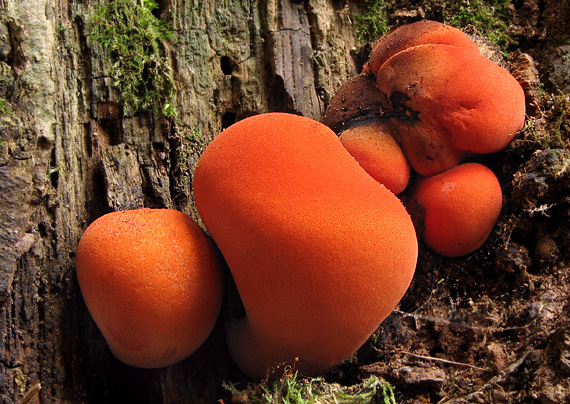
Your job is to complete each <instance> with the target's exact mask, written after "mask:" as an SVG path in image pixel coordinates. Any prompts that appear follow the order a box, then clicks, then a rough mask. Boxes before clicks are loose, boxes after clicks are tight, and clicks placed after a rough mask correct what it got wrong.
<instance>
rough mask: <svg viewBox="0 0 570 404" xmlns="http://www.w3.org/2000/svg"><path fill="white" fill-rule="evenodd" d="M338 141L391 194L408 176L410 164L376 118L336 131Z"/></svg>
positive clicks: (404, 184)
mask: <svg viewBox="0 0 570 404" xmlns="http://www.w3.org/2000/svg"><path fill="white" fill-rule="evenodd" d="M340 141H341V143H342V145H343V146H344V147H345V148H346V149H347V150H348V152H349V153H350V154H351V155H352V156H353V157H354V159H355V160H356V161H357V162H358V164H360V166H361V167H362V168H364V170H365V171H366V172H367V173H368V174H370V176H372V178H374V179H375V180H376V181H378V182H379V183H381V184H383V185H384V186H385V187H386V188H388V189H389V190H390V191H392V192H393V193H394V194H396V195H397V194H399V193H400V192H402V191H403V190H404V189H405V188H406V186H407V185H408V181H409V180H410V164H409V163H408V160H407V159H406V156H405V155H404V153H403V152H402V149H401V148H400V146H399V145H398V143H397V142H396V141H395V140H394V138H393V137H392V136H391V135H390V134H389V133H388V132H387V131H386V128H385V126H384V125H382V124H381V123H379V122H372V123H367V124H363V125H359V126H355V127H353V128H350V129H347V130H345V131H344V132H342V133H341V135H340Z"/></svg>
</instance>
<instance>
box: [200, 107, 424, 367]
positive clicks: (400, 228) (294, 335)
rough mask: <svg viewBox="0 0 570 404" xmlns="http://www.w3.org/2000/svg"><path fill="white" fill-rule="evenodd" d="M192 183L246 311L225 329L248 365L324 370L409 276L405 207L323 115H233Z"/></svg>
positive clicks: (380, 314)
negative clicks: (352, 153)
mask: <svg viewBox="0 0 570 404" xmlns="http://www.w3.org/2000/svg"><path fill="white" fill-rule="evenodd" d="M193 188H194V195H195V200H196V205H197V207H198V211H199V213H200V215H201V217H202V219H203V221H204V224H205V225H206V227H207V228H208V230H209V231H210V233H211V235H212V237H213V238H214V239H215V240H216V243H217V244H218V246H219V248H220V250H221V251H222V254H223V255H224V257H225V259H226V261H227V263H228V266H229V268H230V270H231V272H232V275H233V277H234V280H235V283H236V285H237V289H238V291H239V294H240V297H241V299H242V302H243V305H244V307H245V311H246V313H247V318H246V319H244V320H240V319H231V320H229V321H228V323H227V333H228V343H229V346H230V351H231V353H232V356H233V357H234V359H235V361H236V363H237V364H238V365H239V366H240V368H241V369H242V370H243V371H244V372H245V373H246V374H248V375H249V376H251V377H257V378H261V377H263V376H264V375H265V373H266V371H267V369H268V367H270V366H272V365H275V364H277V363H281V362H291V361H293V360H294V358H295V357H299V363H298V369H299V370H300V372H301V373H311V374H314V373H319V372H324V371H326V370H329V369H330V368H331V367H333V366H335V365H336V364H338V363H339V362H341V361H342V360H344V359H345V358H347V357H348V356H350V355H351V354H352V353H354V352H355V351H356V350H357V349H358V348H359V347H360V346H361V345H362V344H363V343H364V342H365V341H366V339H367V338H368V337H369V336H370V335H371V334H372V333H373V332H374V330H375V329H376V328H377V327H378V325H379V324H380V322H381V321H382V320H383V319H384V318H385V317H386V316H388V314H389V313H390V312H391V310H392V309H393V308H394V307H395V305H396V304H397V303H398V301H399V300H400V298H401V297H402V296H403V294H404V292H405V291H406V289H407V287H408V285H409V283H410V281H411V278H412V275H413V272H414V269H415V264H416V259H417V240H416V238H415V231H414V228H413V225H412V222H411V219H410V217H409V215H408V213H407V212H406V210H405V208H404V207H403V205H402V204H401V202H400V201H399V200H398V198H397V197H396V196H394V194H392V193H391V192H390V191H388V190H387V189H386V188H385V187H384V186H382V185H380V184H379V183H378V182H376V181H375V180H374V179H373V178H372V177H370V176H369V175H368V174H367V173H366V172H365V171H364V170H363V169H362V168H361V167H360V166H359V165H358V164H357V163H356V161H355V160H354V159H353V158H352V157H351V156H350V154H349V153H348V152H347V151H346V149H345V148H344V147H343V146H342V144H341V143H340V141H339V139H338V137H337V136H336V135H335V134H334V132H332V130H330V129H329V128H328V127H326V126H325V125H323V124H321V123H319V122H316V121H313V120H311V119H308V118H304V117H301V116H296V115H291V114H285V113H270V114H262V115H257V116H253V117H250V118H247V119H244V120H242V121H239V122H237V123H236V124H234V125H232V126H231V127H229V128H227V129H225V130H224V131H223V132H222V133H221V134H220V135H218V136H217V137H216V138H215V139H214V140H213V141H212V143H211V144H210V145H209V146H208V147H207V148H206V150H205V151H204V153H203V155H202V157H201V158H200V160H199V162H198V166H197V168H196V171H195V176H194V182H193Z"/></svg>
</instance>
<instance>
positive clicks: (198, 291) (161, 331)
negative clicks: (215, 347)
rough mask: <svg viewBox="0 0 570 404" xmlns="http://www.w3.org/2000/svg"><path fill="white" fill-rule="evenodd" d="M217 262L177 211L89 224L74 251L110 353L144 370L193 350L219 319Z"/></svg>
mask: <svg viewBox="0 0 570 404" xmlns="http://www.w3.org/2000/svg"><path fill="white" fill-rule="evenodd" d="M221 262H222V261H221V257H220V255H219V252H218V251H217V249H216V247H215V245H214V244H213V243H212V242H211V240H210V239H209V238H208V236H207V235H206V234H205V233H204V232H203V231H202V229H200V227H199V226H198V225H197V224H196V223H194V222H193V221H192V220H191V219H190V218H189V217H188V216H187V215H185V214H184V213H182V212H178V211H174V210H167V209H139V210H131V211H124V212H115V213H109V214H107V215H104V216H102V217H100V218H99V219H97V220H96V221H94V222H93V223H92V224H91V225H90V226H89V227H88V228H87V230H86V231H85V233H84V234H83V236H82V238H81V241H80V243H79V247H78V249H77V278H78V280H79V286H80V288H81V292H82V294H83V297H84V299H85V303H86V304H87V308H88V309H89V312H90V313H91V315H92V317H93V319H94V320H95V323H96V324H97V326H98V327H99V329H100V330H101V332H102V333H103V336H104V337H105V339H106V340H107V343H108V344H109V347H110V349H111V351H112V352H113V354H114V355H115V356H116V357H117V358H118V359H119V360H121V361H123V362H125V363H127V364H129V365H132V366H137V367H142V368H156V367H162V366H168V365H171V364H173V363H175V362H178V361H180V360H182V359H184V358H185V357H187V356H188V355H190V354H191V353H192V352H194V351H195V350H196V349H197V348H198V347H199V346H200V345H201V344H202V343H203V342H204V341H205V340H206V338H207V337H208V335H209V334H210V332H211V330H212V328H213V327H214V323H215V322H216V319H217V317H218V314H219V310H220V305H221V300H222V292H223V275H222V266H221V265H222V264H221Z"/></svg>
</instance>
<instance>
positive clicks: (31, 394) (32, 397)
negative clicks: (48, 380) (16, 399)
mask: <svg viewBox="0 0 570 404" xmlns="http://www.w3.org/2000/svg"><path fill="white" fill-rule="evenodd" d="M41 389H42V385H41V384H40V383H39V382H38V383H36V384H34V385H33V386H32V387H30V389H29V390H28V391H27V392H26V394H25V395H24V398H23V399H22V401H21V402H20V404H30V403H34V402H36V398H37V394H38V393H39V392H40V390H41Z"/></svg>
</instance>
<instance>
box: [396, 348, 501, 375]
mask: <svg viewBox="0 0 570 404" xmlns="http://www.w3.org/2000/svg"><path fill="white" fill-rule="evenodd" d="M400 353H403V354H406V355H409V356H413V357H415V358H419V359H424V360H428V361H435V362H441V363H446V364H448V365H456V366H465V367H468V368H471V369H476V370H480V371H482V372H491V369H486V368H480V367H479V366H474V365H470V364H468V363H462V362H455V361H450V360H447V359H442V358H434V357H433V356H424V355H418V354H414V353H411V352H407V351H400Z"/></svg>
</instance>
